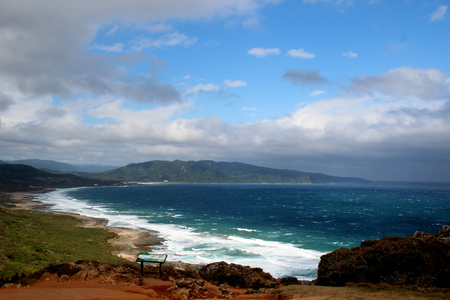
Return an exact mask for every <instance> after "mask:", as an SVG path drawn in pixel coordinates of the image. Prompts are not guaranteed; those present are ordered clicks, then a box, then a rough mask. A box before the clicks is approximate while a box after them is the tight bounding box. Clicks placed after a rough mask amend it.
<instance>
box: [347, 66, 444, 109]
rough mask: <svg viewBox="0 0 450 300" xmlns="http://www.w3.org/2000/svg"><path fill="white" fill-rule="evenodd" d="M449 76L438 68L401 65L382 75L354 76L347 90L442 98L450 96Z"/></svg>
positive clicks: (393, 95) (391, 95)
mask: <svg viewBox="0 0 450 300" xmlns="http://www.w3.org/2000/svg"><path fill="white" fill-rule="evenodd" d="M447 78H448V75H447V74H446V73H444V72H442V71H441V70H438V69H428V70H423V69H420V68H416V69H414V68H411V67H401V68H397V69H392V70H389V71H388V72H386V73H384V74H381V75H376V76H360V77H357V78H354V79H353V80H352V83H351V85H350V86H349V88H348V89H347V91H348V92H351V93H354V92H357V93H378V94H381V95H384V96H388V97H393V98H401V99H405V98H412V99H420V100H428V101H430V100H442V99H449V98H450V87H449V86H448V85H447V84H446V83H445V82H446V80H447Z"/></svg>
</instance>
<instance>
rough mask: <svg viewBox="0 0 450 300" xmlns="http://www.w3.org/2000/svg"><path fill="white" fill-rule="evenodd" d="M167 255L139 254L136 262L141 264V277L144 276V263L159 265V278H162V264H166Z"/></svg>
mask: <svg viewBox="0 0 450 300" xmlns="http://www.w3.org/2000/svg"><path fill="white" fill-rule="evenodd" d="M166 259H167V254H148V253H139V255H138V257H137V258H136V262H140V263H141V275H142V276H143V275H144V263H154V264H159V277H162V264H163V263H165V262H166Z"/></svg>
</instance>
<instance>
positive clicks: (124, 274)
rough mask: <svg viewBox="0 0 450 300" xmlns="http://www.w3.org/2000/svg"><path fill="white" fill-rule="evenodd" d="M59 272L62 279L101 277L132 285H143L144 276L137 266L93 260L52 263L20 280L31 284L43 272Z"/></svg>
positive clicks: (103, 280)
mask: <svg viewBox="0 0 450 300" xmlns="http://www.w3.org/2000/svg"><path fill="white" fill-rule="evenodd" d="M53 273H57V274H58V276H59V278H60V281H70V280H91V279H93V278H99V279H100V281H101V282H109V283H117V282H124V283H129V284H132V285H141V284H142V277H141V275H140V273H139V272H138V270H137V267H136V266H131V265H125V266H112V265H109V264H102V263H99V262H97V261H93V260H82V261H77V262H69V263H63V264H60V265H52V266H50V267H48V268H46V269H43V270H41V271H38V272H36V273H34V274H32V275H30V276H28V277H25V278H23V279H21V280H19V281H18V283H21V284H23V285H27V284H31V283H33V282H34V281H36V280H38V279H39V278H41V277H42V275H43V274H53Z"/></svg>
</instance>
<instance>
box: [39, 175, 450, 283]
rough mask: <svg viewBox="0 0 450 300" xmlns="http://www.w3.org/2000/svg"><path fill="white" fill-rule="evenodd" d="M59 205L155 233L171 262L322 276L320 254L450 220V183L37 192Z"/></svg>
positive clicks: (302, 276) (177, 186)
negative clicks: (217, 263) (221, 263)
mask: <svg viewBox="0 0 450 300" xmlns="http://www.w3.org/2000/svg"><path fill="white" fill-rule="evenodd" d="M36 197H38V198H39V200H40V201H43V202H46V203H50V204H54V206H52V207H51V209H52V210H63V211H71V212H77V213H80V214H84V215H89V216H94V217H102V218H107V219H108V220H109V225H111V226H125V227H131V228H138V229H144V230H155V231H157V232H158V233H159V234H160V235H161V236H162V237H163V238H164V239H165V242H164V244H163V245H162V246H160V247H158V248H156V249H153V251H155V252H157V253H168V254H169V260H182V261H186V262H190V263H196V264H206V263H210V262H215V261H222V260H224V261H227V262H230V263H231V262H233V263H238V264H242V265H250V266H252V267H261V268H263V269H264V270H265V271H266V272H270V273H271V274H272V275H273V276H275V277H283V276H296V277H298V278H299V279H314V278H315V277H316V272H317V265H318V262H319V259H320V256H321V255H323V254H325V253H327V252H330V251H332V250H334V249H337V248H340V247H348V248H350V247H354V246H358V245H359V244H360V243H361V241H363V240H369V239H379V238H381V237H383V236H388V235H398V236H408V235H411V234H413V233H414V232H415V231H417V230H419V231H426V232H430V233H435V232H437V231H438V230H439V229H440V227H441V226H442V225H444V224H445V225H446V224H450V184H428V183H379V182H378V183H377V182H376V183H367V184H324V185H291V184H289V185H280V184H276V185H268V184H153V185H136V186H125V187H97V188H80V189H68V190H58V191H55V192H52V193H48V194H44V195H36Z"/></svg>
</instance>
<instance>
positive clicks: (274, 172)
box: [80, 160, 365, 183]
mask: <svg viewBox="0 0 450 300" xmlns="http://www.w3.org/2000/svg"><path fill="white" fill-rule="evenodd" d="M80 175H82V176H86V177H90V178H96V179H102V180H120V181H132V182H165V181H167V182H186V183H338V182H365V180H363V179H360V178H344V177H335V176H328V175H324V174H314V173H303V172H300V171H293V170H279V169H271V168H265V167H258V166H254V165H249V164H244V163H237V162H232V163H230V162H215V161H211V160H203V161H198V162H195V161H181V160H175V161H173V162H170V161H158V160H157V161H149V162H144V163H138V164H130V165H127V166H125V167H121V168H118V169H116V170H111V171H107V172H103V173H97V174H87V173H82V174H81V173H80Z"/></svg>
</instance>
